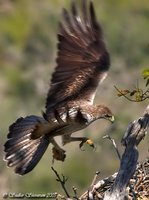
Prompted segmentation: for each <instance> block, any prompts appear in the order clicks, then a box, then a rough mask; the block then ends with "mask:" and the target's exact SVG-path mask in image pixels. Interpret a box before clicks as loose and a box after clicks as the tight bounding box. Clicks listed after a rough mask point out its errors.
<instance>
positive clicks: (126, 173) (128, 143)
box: [104, 105, 149, 200]
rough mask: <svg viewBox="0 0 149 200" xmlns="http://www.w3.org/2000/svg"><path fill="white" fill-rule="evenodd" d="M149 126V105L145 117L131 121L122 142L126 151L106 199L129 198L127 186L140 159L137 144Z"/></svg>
mask: <svg viewBox="0 0 149 200" xmlns="http://www.w3.org/2000/svg"><path fill="white" fill-rule="evenodd" d="M148 126H149V105H148V106H147V108H146V110H145V112H144V115H143V117H140V118H139V119H138V120H135V121H134V122H132V123H130V125H129V127H128V129H127V131H126V133H125V134H124V137H123V139H122V144H123V145H124V146H125V151H124V154H123V156H122V159H121V164H120V169H119V172H118V175H117V177H116V179H115V181H114V184H113V186H112V188H111V190H110V191H107V192H106V193H105V197H104V200H124V199H127V196H128V195H127V193H126V187H127V185H128V183H129V180H130V179H131V177H132V176H133V174H134V173H135V170H136V166H137V161H138V155H139V152H138V149H137V146H138V144H139V143H140V142H141V140H142V139H143V138H144V137H145V135H146V133H147V128H148Z"/></svg>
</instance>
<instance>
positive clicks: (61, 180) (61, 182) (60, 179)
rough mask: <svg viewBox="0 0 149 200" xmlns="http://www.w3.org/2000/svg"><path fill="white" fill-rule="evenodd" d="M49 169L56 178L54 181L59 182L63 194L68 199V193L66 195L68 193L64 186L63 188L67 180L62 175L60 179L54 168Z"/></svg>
mask: <svg viewBox="0 0 149 200" xmlns="http://www.w3.org/2000/svg"><path fill="white" fill-rule="evenodd" d="M51 169H52V171H53V172H54V173H55V175H56V177H57V179H56V180H57V181H58V182H60V184H61V186H62V188H63V190H64V192H65V194H66V196H67V198H70V195H69V193H68V191H67V189H66V186H65V184H66V182H67V180H68V178H66V177H65V176H64V175H63V174H62V178H61V177H60V175H59V174H58V172H57V171H56V170H55V169H54V167H51Z"/></svg>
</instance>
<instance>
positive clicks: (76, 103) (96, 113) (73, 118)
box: [4, 0, 114, 175]
mask: <svg viewBox="0 0 149 200" xmlns="http://www.w3.org/2000/svg"><path fill="white" fill-rule="evenodd" d="M57 37H58V53H57V60H56V63H57V66H56V68H55V72H54V73H53V75H52V79H51V86H50V89H49V92H48V95H47V101H46V110H45V113H43V117H38V116H34V115H31V116H27V117H25V118H23V117H21V118H19V119H17V121H16V122H15V123H13V124H12V125H11V126H10V127H9V133H8V136H7V137H8V140H7V141H6V143H5V145H4V146H5V149H4V151H5V160H6V162H7V166H9V167H14V170H15V172H16V173H18V174H20V175H24V174H26V173H28V172H30V171H31V170H32V169H33V168H34V167H35V166H36V165H37V163H38V162H39V160H40V159H41V157H42V156H43V154H44V152H45V151H46V149H47V147H48V145H49V144H50V143H51V144H52V145H53V157H54V159H57V160H62V161H64V159H65V151H64V150H63V149H61V147H60V146H59V145H58V144H57V143H56V141H55V139H54V137H55V136H61V137H62V142H63V145H64V144H67V143H69V142H72V141H80V147H81V146H82V145H83V143H84V142H87V143H88V144H90V145H93V143H92V141H91V140H89V139H88V138H86V137H72V136H71V134H72V133H73V132H76V131H78V130H81V129H84V128H85V127H87V126H88V125H90V124H91V123H92V122H93V121H95V120H97V119H101V118H104V119H108V120H110V121H113V119H114V118H113V115H112V112H111V111H110V109H109V108H108V107H106V106H104V105H93V100H94V97H95V93H96V90H97V86H98V84H99V83H101V82H102V81H103V80H104V78H105V77H106V75H107V71H108V69H109V66H110V58H109V53H108V51H107V49H106V46H105V42H104V39H103V33H102V29H101V26H100V24H99V23H98V22H97V20H96V15H95V11H94V6H93V3H92V1H90V0H88V1H87V0H81V16H80V15H79V13H78V9H77V6H76V2H75V1H72V5H71V11H70V13H69V12H68V11H67V10H66V9H63V20H62V21H61V22H60V23H59V32H58V36H57Z"/></svg>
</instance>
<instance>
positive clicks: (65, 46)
mask: <svg viewBox="0 0 149 200" xmlns="http://www.w3.org/2000/svg"><path fill="white" fill-rule="evenodd" d="M81 11H82V16H79V15H78V9H77V7H76V4H75V1H73V2H72V6H71V13H70V14H69V13H68V11H67V10H66V9H63V18H64V22H63V23H62V22H60V25H59V33H58V41H59V43H58V57H57V67H56V69H55V72H54V73H53V76H52V80H51V87H50V90H49V92H48V97H47V102H46V113H48V112H50V110H51V108H52V107H53V106H56V105H57V104H59V103H61V102H63V101H67V100H70V99H73V100H74V99H82V100H87V101H89V103H91V102H92V101H93V97H94V94H95V91H96V88H97V86H98V83H99V82H100V81H102V80H103V78H105V75H106V73H107V70H108V69H109V65H110V59H109V54H108V52H107V50H106V47H105V43H104V40H103V34H102V29H101V26H100V24H99V23H98V22H97V20H96V16H95V12H94V7H93V3H92V1H89V2H88V1H87V0H82V9H81Z"/></svg>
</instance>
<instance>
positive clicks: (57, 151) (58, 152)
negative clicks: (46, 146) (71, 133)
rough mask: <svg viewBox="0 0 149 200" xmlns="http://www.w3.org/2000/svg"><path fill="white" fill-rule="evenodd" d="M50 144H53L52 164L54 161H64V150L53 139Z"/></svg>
mask: <svg viewBox="0 0 149 200" xmlns="http://www.w3.org/2000/svg"><path fill="white" fill-rule="evenodd" d="M51 143H52V144H53V148H52V153H53V163H54V160H60V161H64V160H65V158H66V154H65V150H63V149H62V148H61V147H60V146H59V145H58V144H57V142H56V141H55V140H54V138H52V139H51Z"/></svg>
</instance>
